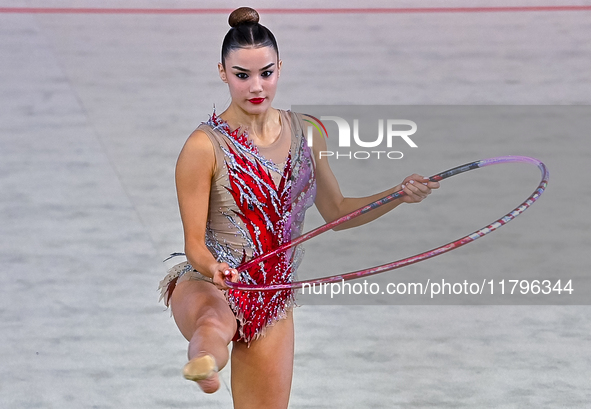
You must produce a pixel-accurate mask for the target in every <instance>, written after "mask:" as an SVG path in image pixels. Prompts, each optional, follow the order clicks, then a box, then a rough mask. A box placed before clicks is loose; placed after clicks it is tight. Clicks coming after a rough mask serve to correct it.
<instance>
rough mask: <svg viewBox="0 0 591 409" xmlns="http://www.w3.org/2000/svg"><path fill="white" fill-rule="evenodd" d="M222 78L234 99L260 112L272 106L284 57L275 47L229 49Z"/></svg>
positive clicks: (233, 101) (250, 111) (241, 106)
mask: <svg viewBox="0 0 591 409" xmlns="http://www.w3.org/2000/svg"><path fill="white" fill-rule="evenodd" d="M218 70H219V73H220V78H221V79H222V81H224V82H225V83H226V84H228V87H229V88H230V95H231V97H232V103H233V104H237V105H238V106H239V107H240V108H242V109H243V110H244V111H245V112H247V113H249V114H252V115H256V114H261V113H263V112H265V111H266V110H267V109H269V108H270V107H271V102H272V101H273V98H275V92H276V91H277V80H278V79H279V71H280V70H281V60H278V57H277V53H276V52H275V50H274V49H273V48H272V47H259V48H239V49H236V50H233V51H230V53H228V55H227V57H226V59H225V67H224V66H223V65H222V64H221V63H220V64H218Z"/></svg>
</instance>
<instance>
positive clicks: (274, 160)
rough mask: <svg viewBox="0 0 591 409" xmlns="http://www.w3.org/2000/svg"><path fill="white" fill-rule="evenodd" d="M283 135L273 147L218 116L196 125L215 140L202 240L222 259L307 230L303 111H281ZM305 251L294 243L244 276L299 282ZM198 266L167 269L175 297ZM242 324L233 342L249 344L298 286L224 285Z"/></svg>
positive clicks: (253, 253)
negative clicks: (239, 287)
mask: <svg viewBox="0 0 591 409" xmlns="http://www.w3.org/2000/svg"><path fill="white" fill-rule="evenodd" d="M279 112H280V117H281V134H280V136H279V137H278V138H277V140H276V141H275V142H273V144H271V145H270V146H267V147H257V146H256V145H254V144H253V143H252V141H251V140H250V139H249V138H248V136H247V134H246V132H241V131H240V130H239V129H237V130H233V131H232V130H231V129H230V127H229V126H228V124H227V123H226V122H224V121H223V120H222V119H220V118H218V117H217V116H216V115H215V113H214V114H213V115H212V116H211V118H210V119H209V121H207V122H205V123H202V124H201V125H200V126H199V127H198V128H197V129H198V130H201V131H203V132H205V133H206V134H207V136H208V137H209V138H210V140H211V142H212V144H213V146H214V151H215V159H216V170H215V173H214V175H213V178H212V185H211V192H210V198H209V213H208V221H207V228H206V234H205V244H206V245H207V247H208V248H209V250H210V251H211V253H212V254H213V255H214V257H215V258H216V259H217V260H218V261H219V262H226V263H228V264H229V265H230V266H231V267H234V268H235V267H238V266H239V265H241V264H243V263H244V262H246V261H248V260H250V259H252V258H254V257H257V256H259V255H261V254H264V253H267V252H269V251H271V250H274V249H275V248H277V247H279V246H280V245H282V244H283V243H286V242H288V241H290V240H291V239H292V238H295V237H297V236H299V235H300V234H301V232H302V228H303V223H304V214H305V211H306V209H307V208H308V207H310V206H311V205H312V204H313V202H314V198H315V195H316V181H315V173H314V161H313V155H312V153H311V150H310V148H309V147H308V145H307V143H306V139H305V137H304V135H303V132H302V126H301V123H302V122H301V121H302V119H301V118H300V117H299V115H297V114H294V113H292V112H289V111H279ZM302 255H303V249H301V248H299V247H296V248H295V249H291V250H289V251H286V252H284V253H281V254H279V255H278V256H277V257H273V258H271V259H268V260H265V261H264V262H262V263H260V264H258V265H257V266H255V267H253V268H250V269H248V270H246V271H244V272H242V273H241V276H240V281H241V282H244V283H249V284H278V283H287V282H291V281H293V280H294V275H295V272H296V269H297V266H298V264H299V262H300V260H301V257H302ZM191 273H194V270H193V268H192V267H191V266H190V265H188V264H184V265H183V268H182V269H177V270H176V271H174V272H173V273H169V274H168V275H167V277H166V278H165V279H164V280H163V282H162V283H161V288H162V295H163V297H165V299H166V301H167V302H168V299H169V298H170V295H171V292H172V290H173V289H174V285H175V284H176V283H177V282H178V280H185V279H191V278H192V274H191ZM226 298H227V300H228V303H229V305H230V308H231V309H232V310H233V311H234V314H235V315H236V319H237V320H238V322H239V329H238V333H237V336H236V337H235V339H236V340H242V341H245V342H250V341H252V340H254V339H256V338H257V337H258V336H260V335H262V334H264V331H265V328H266V327H267V326H268V325H272V324H273V323H274V322H276V321H277V320H279V319H281V318H284V317H285V316H286V314H287V311H288V310H289V309H290V308H292V307H293V306H294V303H295V294H294V292H293V290H282V291H239V290H233V289H230V290H227V291H226Z"/></svg>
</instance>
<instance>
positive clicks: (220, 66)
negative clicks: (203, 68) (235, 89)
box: [218, 62, 228, 84]
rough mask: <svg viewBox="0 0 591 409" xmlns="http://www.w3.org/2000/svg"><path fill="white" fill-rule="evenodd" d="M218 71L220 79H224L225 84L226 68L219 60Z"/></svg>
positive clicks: (226, 78)
mask: <svg viewBox="0 0 591 409" xmlns="http://www.w3.org/2000/svg"><path fill="white" fill-rule="evenodd" d="M218 73H219V74H220V78H221V79H222V81H224V82H225V83H226V84H227V83H228V77H227V76H226V70H225V69H224V66H223V65H222V63H221V62H219V63H218Z"/></svg>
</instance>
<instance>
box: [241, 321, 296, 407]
mask: <svg viewBox="0 0 591 409" xmlns="http://www.w3.org/2000/svg"><path fill="white" fill-rule="evenodd" d="M293 354H294V329H293V316H292V311H289V313H288V317H287V319H284V320H281V321H279V322H277V323H276V324H275V325H274V326H272V327H269V328H267V333H266V335H265V336H264V337H261V338H259V339H257V340H256V341H253V342H252V343H251V344H250V347H248V346H247V345H246V343H244V342H234V347H233V348H232V395H233V399H234V408H235V409H251V408H256V409H261V408H265V409H285V408H287V404H288V403H289V394H290V391H291V380H292V376H293Z"/></svg>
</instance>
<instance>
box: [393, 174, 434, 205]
mask: <svg viewBox="0 0 591 409" xmlns="http://www.w3.org/2000/svg"><path fill="white" fill-rule="evenodd" d="M401 187H402V189H403V190H404V193H406V196H407V199H406V200H405V201H407V202H409V203H417V202H420V201H422V200H423V199H425V198H426V197H427V196H428V195H430V194H431V190H432V189H437V188H439V182H431V181H430V180H429V178H426V177H423V176H420V175H417V174H413V175H411V176H408V177H407V178H405V179H404V182H403V184H402V186H401Z"/></svg>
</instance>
